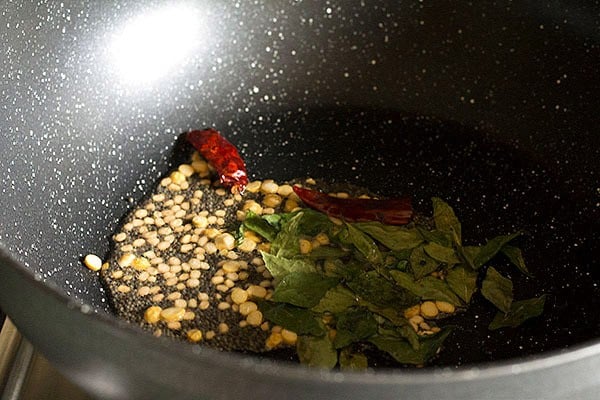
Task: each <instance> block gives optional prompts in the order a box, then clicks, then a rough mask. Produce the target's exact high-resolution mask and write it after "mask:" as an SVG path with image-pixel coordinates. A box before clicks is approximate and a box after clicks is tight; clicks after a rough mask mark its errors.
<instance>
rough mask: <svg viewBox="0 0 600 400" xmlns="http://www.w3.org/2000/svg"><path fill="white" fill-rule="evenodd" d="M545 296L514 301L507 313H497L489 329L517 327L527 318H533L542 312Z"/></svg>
mask: <svg viewBox="0 0 600 400" xmlns="http://www.w3.org/2000/svg"><path fill="white" fill-rule="evenodd" d="M545 301H546V295H542V296H540V297H534V298H532V299H527V300H521V301H514V302H513V303H512V305H511V306H510V310H509V311H508V313H506V314H505V313H503V312H501V311H499V312H498V313H497V314H496V316H495V317H494V319H493V320H492V322H491V323H490V326H489V329H491V330H495V329H500V328H505V327H512V328H514V327H517V326H519V325H521V324H522V323H523V322H525V321H526V320H528V319H529V318H534V317H537V316H539V315H541V314H542V313H543V312H544V303H545Z"/></svg>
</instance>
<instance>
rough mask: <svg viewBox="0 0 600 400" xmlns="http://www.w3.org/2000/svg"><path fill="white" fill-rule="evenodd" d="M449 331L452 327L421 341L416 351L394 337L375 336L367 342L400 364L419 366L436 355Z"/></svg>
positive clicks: (405, 342)
mask: <svg viewBox="0 0 600 400" xmlns="http://www.w3.org/2000/svg"><path fill="white" fill-rule="evenodd" d="M451 331H452V327H446V328H444V329H443V330H442V331H440V332H439V333H438V334H436V335H433V336H429V337H427V338H425V339H422V340H421V342H420V346H419V349H417V350H415V349H413V347H412V346H411V345H410V343H408V342H407V341H406V340H404V339H400V338H397V337H394V336H380V335H377V336H374V337H372V338H370V339H369V341H370V342H371V343H373V344H374V345H375V346H377V348H379V350H382V351H385V352H386V353H388V354H389V355H391V356H392V357H394V359H396V361H398V362H400V363H402V364H415V365H421V364H425V363H426V362H427V360H429V359H430V358H431V357H433V356H434V355H435V354H436V353H437V351H438V349H439V348H440V347H441V345H442V343H443V342H444V340H446V338H447V337H448V335H449V334H450V332H451Z"/></svg>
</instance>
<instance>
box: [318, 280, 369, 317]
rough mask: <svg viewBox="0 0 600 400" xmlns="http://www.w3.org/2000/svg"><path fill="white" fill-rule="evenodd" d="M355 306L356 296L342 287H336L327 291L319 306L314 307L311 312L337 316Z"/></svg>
mask: <svg viewBox="0 0 600 400" xmlns="http://www.w3.org/2000/svg"><path fill="white" fill-rule="evenodd" d="M357 304H358V301H357V300H356V296H355V295H354V293H352V291H351V290H349V289H347V288H345V287H344V286H342V285H337V286H335V287H332V288H331V289H329V290H328V291H327V292H326V293H325V295H324V296H323V297H322V298H321V300H320V301H319V304H317V305H316V306H314V307H313V308H312V310H313V311H315V312H319V313H323V312H330V313H333V314H338V313H341V312H344V311H346V310H347V309H348V308H350V307H352V306H355V305H357Z"/></svg>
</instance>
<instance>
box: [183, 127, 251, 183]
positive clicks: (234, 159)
mask: <svg viewBox="0 0 600 400" xmlns="http://www.w3.org/2000/svg"><path fill="white" fill-rule="evenodd" d="M186 139H187V140H188V141H189V142H190V143H191V144H192V145H193V146H194V147H195V148H196V150H198V152H199V153H200V154H202V157H204V158H205V159H206V161H208V162H209V163H210V164H211V165H212V166H213V167H214V168H215V169H216V170H217V173H218V174H219V179H220V181H221V183H222V184H223V185H225V186H226V187H231V188H232V189H233V190H237V191H238V192H239V193H243V192H244V189H245V188H246V185H248V175H247V174H246V164H245V163H244V160H243V159H242V157H241V156H240V153H238V150H237V148H236V147H235V146H234V145H233V144H231V143H230V142H229V141H228V140H227V139H225V138H224V137H223V136H221V134H220V133H219V132H218V131H217V130H215V129H212V128H209V129H204V130H201V131H191V132H189V133H188V134H187V136H186Z"/></svg>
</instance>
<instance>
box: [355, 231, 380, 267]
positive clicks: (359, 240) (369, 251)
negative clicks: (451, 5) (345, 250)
mask: <svg viewBox="0 0 600 400" xmlns="http://www.w3.org/2000/svg"><path fill="white" fill-rule="evenodd" d="M346 227H347V229H348V238H347V239H348V240H349V241H350V242H351V243H352V244H353V245H354V247H356V249H357V250H358V251H359V252H360V253H361V254H362V255H363V256H364V257H365V258H366V259H367V261H369V262H370V263H371V264H374V265H379V264H381V263H382V262H383V256H382V255H381V252H380V251H379V248H378V247H377V244H376V243H375V242H374V241H373V239H371V238H370V237H369V236H368V235H366V234H365V233H363V232H361V231H360V230H358V229H356V228H355V227H354V226H353V225H352V224H346Z"/></svg>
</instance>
